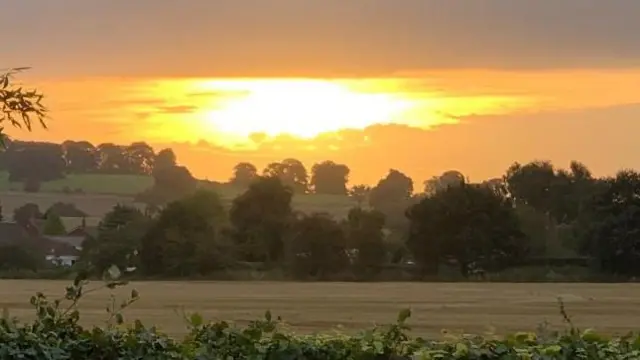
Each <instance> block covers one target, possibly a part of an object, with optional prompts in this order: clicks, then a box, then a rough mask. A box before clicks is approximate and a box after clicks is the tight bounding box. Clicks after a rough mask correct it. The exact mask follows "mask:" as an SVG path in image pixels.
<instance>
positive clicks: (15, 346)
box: [0, 267, 640, 360]
mask: <svg viewBox="0 0 640 360" xmlns="http://www.w3.org/2000/svg"><path fill="white" fill-rule="evenodd" d="M107 274H108V277H109V278H110V279H111V280H108V281H106V282H105V284H104V285H103V286H101V287H98V288H93V289H87V287H88V282H87V281H86V280H84V279H83V278H76V280H75V281H74V284H73V285H72V286H69V287H67V291H66V294H65V296H64V298H62V299H60V300H56V301H50V300H49V299H47V297H46V296H44V295H43V294H41V293H38V294H36V296H33V297H32V298H31V305H33V307H34V308H35V310H36V315H37V318H36V320H35V321H34V322H32V323H26V324H24V323H23V324H21V323H19V322H18V321H16V320H12V319H9V317H8V314H6V311H5V316H4V318H3V319H2V320H0V358H2V359H54V360H55V359H124V360H128V359H131V360H133V359H176V360H177V359H182V360H190V359H193V360H195V359H256V360H257V359H276V360H279V359H301V360H316V359H317V360H343V359H344V360H349V359H354V360H376V359H398V360H400V359H486V360H491V359H631V358H637V354H638V353H639V352H640V337H638V336H626V337H621V338H613V339H612V338H606V337H604V336H600V335H598V334H596V333H594V332H593V331H590V330H587V331H584V332H582V331H580V330H579V329H577V328H575V327H574V326H573V325H572V324H571V320H570V318H569V317H568V316H567V315H566V312H565V310H564V306H563V304H562V302H561V303H560V306H561V307H560V310H561V314H562V315H563V318H564V319H565V321H566V323H567V324H568V325H569V326H568V328H567V330H566V331H565V332H562V333H548V332H546V331H544V329H542V330H540V331H538V333H517V334H512V335H508V336H506V337H504V338H501V339H497V338H491V339H488V338H483V337H480V336H465V337H461V338H447V339H443V340H425V339H421V338H413V337H411V336H409V335H408V330H409V327H408V326H407V324H406V320H407V319H408V318H409V316H410V314H411V313H410V311H409V310H403V311H402V312H400V314H399V315H398V319H397V321H396V322H395V323H394V324H391V325H387V326H376V327H374V328H372V329H369V330H365V331H362V332H360V333H358V334H356V335H351V336H348V335H342V334H334V335H330V336H329V335H307V336H303V335H296V334H294V333H291V332H290V331H287V330H286V329H285V328H284V327H283V326H282V322H281V320H280V318H277V319H274V318H273V317H272V315H271V313H270V312H269V311H267V312H266V313H265V316H264V318H263V319H260V320H256V321H253V322H251V323H250V324H249V325H248V326H246V327H235V326H232V325H230V324H228V323H227V322H224V321H222V322H216V323H206V322H205V321H204V320H203V318H202V317H201V316H200V315H198V314H192V315H190V316H185V319H186V321H187V325H188V326H189V328H190V334H189V335H188V336H187V337H185V338H184V339H182V340H177V339H172V338H170V337H169V336H167V335H165V334H163V333H161V332H159V331H157V330H156V329H155V328H153V327H151V328H148V327H145V326H144V325H143V324H142V323H141V322H139V321H135V322H134V323H133V324H129V325H125V324H124V317H123V315H122V312H123V310H125V309H126V308H127V307H128V306H130V305H131V304H133V303H134V302H135V301H136V300H138V293H137V292H136V291H135V290H132V292H131V296H130V297H129V298H127V299H125V300H124V301H123V302H122V305H121V306H117V305H116V302H115V298H114V301H113V302H111V305H110V306H109V307H107V321H106V324H107V325H106V326H105V327H102V328H98V327H95V328H84V327H82V326H80V325H79V323H78V322H79V319H80V313H79V312H78V303H79V302H80V300H81V297H82V294H86V293H89V292H91V291H96V290H99V289H101V288H108V289H113V288H115V287H117V286H119V285H123V284H125V282H122V281H119V280H117V278H118V276H119V271H118V270H117V268H116V269H114V268H113V267H112V268H111V269H109V271H107Z"/></svg>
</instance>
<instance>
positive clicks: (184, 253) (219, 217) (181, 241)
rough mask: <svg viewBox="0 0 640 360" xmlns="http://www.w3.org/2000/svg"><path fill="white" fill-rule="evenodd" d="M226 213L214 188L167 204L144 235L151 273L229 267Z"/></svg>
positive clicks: (145, 265)
mask: <svg viewBox="0 0 640 360" xmlns="http://www.w3.org/2000/svg"><path fill="white" fill-rule="evenodd" d="M226 223H227V219H226V213H225V210H224V208H223V206H222V203H221V201H220V198H219V197H218V196H217V195H216V194H215V193H213V192H210V191H206V190H199V191H197V192H196V193H194V194H192V195H190V196H188V197H186V198H184V199H181V200H177V201H174V202H171V203H169V204H168V205H167V207H166V208H164V209H163V210H162V211H161V212H160V215H159V217H158V219H157V221H155V222H154V224H153V226H152V227H151V229H150V230H149V232H148V233H147V234H146V235H145V236H144V237H143V238H142V244H141V249H140V260H141V264H142V268H143V270H144V272H145V273H146V274H149V275H160V274H163V275H170V276H189V275H196V274H206V273H208V272H210V271H212V270H215V269H221V268H224V267H226V264H227V263H228V262H229V261H230V260H231V259H229V257H228V255H229V251H228V249H227V248H226V246H227V243H226V239H225V237H224V233H223V230H224V228H225V226H226Z"/></svg>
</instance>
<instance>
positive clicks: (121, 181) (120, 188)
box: [0, 172, 153, 196]
mask: <svg viewBox="0 0 640 360" xmlns="http://www.w3.org/2000/svg"><path fill="white" fill-rule="evenodd" d="M152 185H153V178H152V177H150V176H143V175H107V174H69V175H67V177H66V178H64V179H60V180H55V181H48V182H45V183H42V186H41V189H40V191H42V192H62V191H63V189H64V188H65V187H68V188H69V189H71V190H72V191H73V190H76V189H82V191H83V192H85V193H89V194H110V195H125V196H132V195H135V194H138V193H140V192H141V191H143V190H145V189H147V188H149V187H151V186H152ZM21 190H22V183H17V182H16V183H11V182H9V173H7V172H0V191H21Z"/></svg>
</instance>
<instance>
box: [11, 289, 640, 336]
mask: <svg viewBox="0 0 640 360" xmlns="http://www.w3.org/2000/svg"><path fill="white" fill-rule="evenodd" d="M66 285H68V282H65V281H42V280H2V281H0V299H2V300H0V306H1V307H4V308H7V309H8V310H9V312H10V314H11V315H12V316H17V317H18V318H19V319H21V320H29V319H32V318H33V315H32V314H33V311H32V309H31V308H30V307H29V304H28V299H29V297H30V296H31V295H33V294H34V293H35V292H36V291H43V292H44V293H45V294H46V295H51V296H57V295H61V294H62V293H63V291H64V287H65V286H66ZM132 288H136V289H137V290H139V292H140V294H141V299H140V301H139V302H137V303H136V304H134V305H133V306H132V307H131V308H129V309H127V311H126V313H125V315H126V317H127V318H128V320H133V319H140V320H142V321H143V322H144V323H147V324H154V325H157V326H158V327H159V328H160V329H162V330H163V331H166V332H167V333H169V334H171V335H174V336H181V335H184V334H186V332H187V330H186V328H185V326H184V325H185V324H184V322H183V320H182V318H181V311H182V309H184V311H186V312H187V313H189V312H190V311H197V312H200V313H201V314H202V315H203V316H204V317H205V318H206V319H209V320H220V319H222V320H231V321H235V322H237V323H239V324H246V323H247V322H248V321H250V320H255V319H257V318H259V317H261V316H262V315H263V314H264V311H265V310H267V309H270V310H271V312H272V313H273V315H274V316H282V318H283V319H284V320H285V321H286V322H287V323H288V324H290V326H291V327H292V328H293V329H294V330H295V331H297V332H302V333H310V332H316V331H327V330H331V329H332V328H335V327H336V326H337V325H343V326H344V330H346V331H350V330H355V329H362V328H368V327H371V325H372V324H373V323H388V322H390V321H393V319H395V317H396V315H397V313H398V311H399V310H401V309H402V308H406V307H411V308H412V311H413V315H412V317H411V321H410V325H411V326H412V328H413V330H414V332H415V333H416V334H420V335H426V336H431V337H433V336H436V337H437V336H439V335H440V334H441V330H443V329H446V330H449V331H450V332H451V333H454V334H455V333H461V332H465V333H476V334H486V333H495V334H504V333H507V332H513V331H527V330H531V329H532V328H535V327H536V326H537V325H539V324H540V323H541V322H543V321H545V320H546V321H548V322H549V323H550V327H551V328H555V329H561V328H562V326H563V325H562V318H561V316H560V314H559V310H558V303H557V297H562V298H563V301H564V303H565V306H566V308H567V311H568V312H569V314H570V315H571V316H572V317H573V321H574V322H575V324H576V325H577V326H580V327H583V328H587V327H588V325H593V324H595V325H597V326H598V328H597V329H596V330H598V331H599V332H603V333H607V334H619V333H623V332H624V333H626V332H627V331H630V330H637V319H638V317H639V316H640V285H635V284H619V285H616V284H471V283H466V284H444V283H441V284H436V283H434V284H429V283H375V284H373V283H366V284H365V283H361V284H354V283H294V282H169V281H164V282H134V283H132V284H130V285H128V286H125V287H123V288H120V289H117V290H116V292H117V293H119V294H120V295H122V298H124V297H125V294H127V293H128V292H130V291H131V289H132ZM108 301H109V292H108V291H100V292H96V293H91V294H88V295H87V296H86V298H84V299H83V302H82V306H81V309H82V316H83V323H84V324H86V325H100V324H101V322H102V321H104V320H105V319H106V313H105V306H106V304H107V302H108Z"/></svg>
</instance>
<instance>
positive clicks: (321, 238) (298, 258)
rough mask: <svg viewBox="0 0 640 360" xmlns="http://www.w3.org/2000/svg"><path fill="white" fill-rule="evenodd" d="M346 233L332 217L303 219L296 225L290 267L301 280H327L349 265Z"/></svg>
mask: <svg viewBox="0 0 640 360" xmlns="http://www.w3.org/2000/svg"><path fill="white" fill-rule="evenodd" d="M346 245H347V243H346V238H345V235H344V232H343V230H342V228H341V226H340V224H338V223H337V222H336V221H335V220H333V219H332V218H331V216H330V215H328V214H322V213H316V214H312V215H302V218H300V219H298V220H296V221H295V222H294V224H293V228H292V235H291V241H290V243H289V246H288V248H289V256H290V258H291V260H290V263H291V264H292V266H293V273H294V274H295V276H296V277H298V278H308V277H312V278H318V279H327V278H330V275H332V274H336V273H339V272H341V271H344V270H345V269H346V268H347V267H348V265H349V257H348V255H347V251H346V250H347V249H346Z"/></svg>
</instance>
